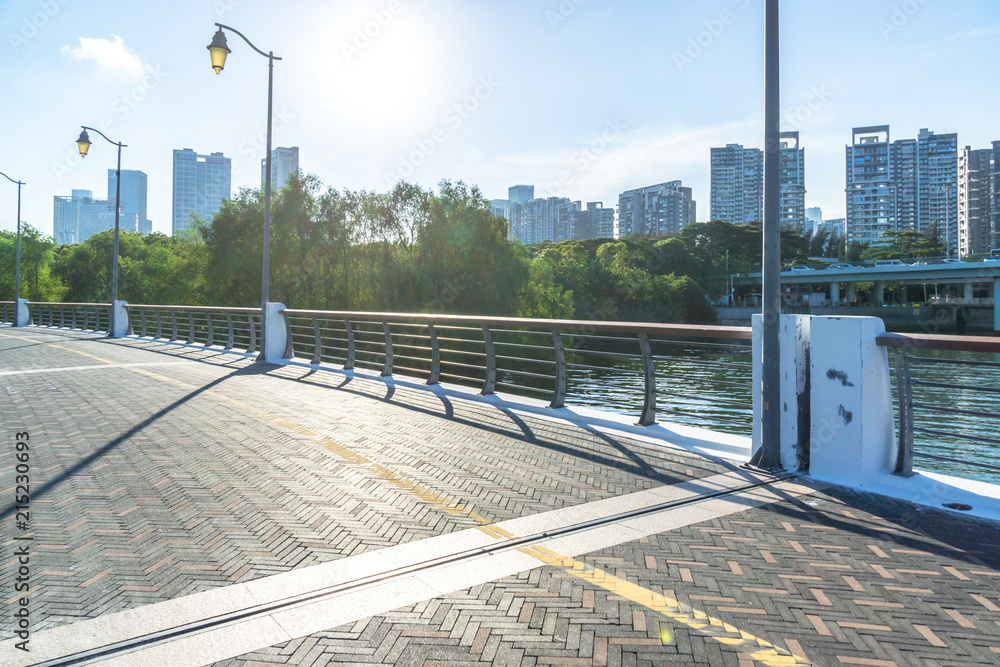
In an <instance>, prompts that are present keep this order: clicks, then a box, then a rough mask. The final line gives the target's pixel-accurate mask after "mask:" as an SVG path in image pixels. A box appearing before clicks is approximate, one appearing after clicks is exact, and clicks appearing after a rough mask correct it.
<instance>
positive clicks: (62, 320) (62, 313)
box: [59, 306, 66, 329]
mask: <svg viewBox="0 0 1000 667" xmlns="http://www.w3.org/2000/svg"><path fill="white" fill-rule="evenodd" d="M59 328H60V329H65V328H66V306H59Z"/></svg>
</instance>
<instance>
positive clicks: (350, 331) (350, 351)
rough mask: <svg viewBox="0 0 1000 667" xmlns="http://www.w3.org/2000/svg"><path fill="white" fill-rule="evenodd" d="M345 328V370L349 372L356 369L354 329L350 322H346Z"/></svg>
mask: <svg viewBox="0 0 1000 667" xmlns="http://www.w3.org/2000/svg"><path fill="white" fill-rule="evenodd" d="M344 328H345V331H346V332H347V360H346V361H345V362H344V370H345V371H349V370H351V369H352V368H354V327H352V326H351V321H350V320H344Z"/></svg>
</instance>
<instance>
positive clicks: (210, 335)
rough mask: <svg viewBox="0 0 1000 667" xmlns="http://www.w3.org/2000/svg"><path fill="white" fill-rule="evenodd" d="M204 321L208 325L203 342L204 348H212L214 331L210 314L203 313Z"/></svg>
mask: <svg viewBox="0 0 1000 667" xmlns="http://www.w3.org/2000/svg"><path fill="white" fill-rule="evenodd" d="M205 320H206V321H207V323H208V336H207V338H206V340H205V347H212V343H214V342H215V329H214V328H213V327H212V313H208V312H206V313H205Z"/></svg>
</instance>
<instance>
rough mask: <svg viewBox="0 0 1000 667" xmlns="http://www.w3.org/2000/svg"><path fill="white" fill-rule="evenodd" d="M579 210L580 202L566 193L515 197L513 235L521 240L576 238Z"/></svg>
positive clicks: (512, 220)
mask: <svg viewBox="0 0 1000 667" xmlns="http://www.w3.org/2000/svg"><path fill="white" fill-rule="evenodd" d="M517 187H525V186H517ZM527 187H530V186H527ZM512 189H513V188H512ZM579 210H580V202H571V201H570V200H569V199H566V198H564V197H548V198H539V199H529V200H527V201H516V202H514V201H512V202H511V205H510V238H511V239H517V240H518V241H520V242H521V243H541V242H542V241H569V240H571V239H572V238H573V223H574V213H576V212H578V211H579Z"/></svg>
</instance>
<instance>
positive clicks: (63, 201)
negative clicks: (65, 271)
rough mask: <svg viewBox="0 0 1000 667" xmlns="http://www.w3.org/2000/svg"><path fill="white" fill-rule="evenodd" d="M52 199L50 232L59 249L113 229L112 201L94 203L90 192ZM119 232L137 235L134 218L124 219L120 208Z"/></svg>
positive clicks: (113, 201) (74, 193)
mask: <svg viewBox="0 0 1000 667" xmlns="http://www.w3.org/2000/svg"><path fill="white" fill-rule="evenodd" d="M52 199H53V206H52V232H53V236H55V237H56V243H57V244H59V245H66V244H68V243H81V242H83V241H86V240H87V239H88V238H90V237H91V236H93V235H94V234H96V233H98V232H103V231H105V230H109V229H114V228H115V200H114V197H112V198H110V199H94V193H93V192H92V191H90V190H73V193H72V195H70V196H69V197H65V196H63V197H60V196H56V197H53V198H52ZM123 206H124V204H123ZM118 228H119V229H120V230H121V231H123V232H134V231H137V228H138V221H137V217H136V214H135V213H131V214H128V215H126V214H125V212H124V209H123V208H120V209H119V221H118Z"/></svg>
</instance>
